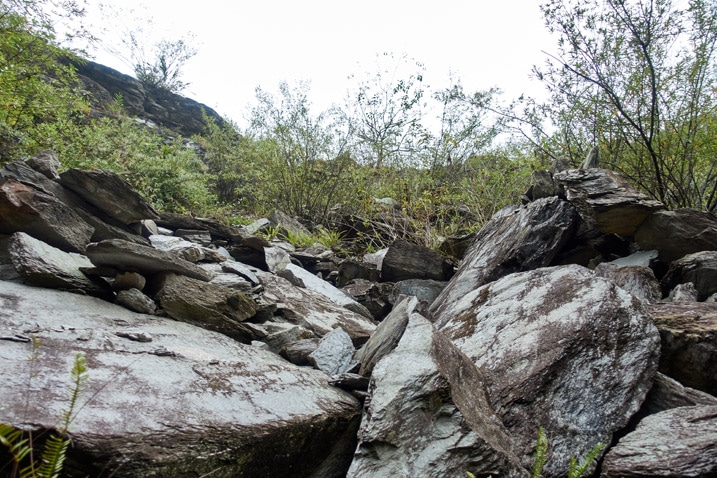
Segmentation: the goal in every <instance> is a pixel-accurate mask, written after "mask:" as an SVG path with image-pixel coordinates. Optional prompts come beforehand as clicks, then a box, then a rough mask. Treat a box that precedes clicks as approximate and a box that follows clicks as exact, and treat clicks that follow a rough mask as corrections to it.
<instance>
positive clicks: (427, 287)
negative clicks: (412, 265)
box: [389, 279, 448, 314]
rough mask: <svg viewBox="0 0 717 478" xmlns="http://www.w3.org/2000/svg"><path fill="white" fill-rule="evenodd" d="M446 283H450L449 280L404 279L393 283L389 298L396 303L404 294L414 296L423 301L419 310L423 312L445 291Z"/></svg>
mask: <svg viewBox="0 0 717 478" xmlns="http://www.w3.org/2000/svg"><path fill="white" fill-rule="evenodd" d="M446 285H448V283H447V282H444V281H437V280H430V279H407V280H402V281H399V282H396V283H395V284H394V285H393V290H392V291H391V295H390V297H389V299H390V300H391V302H393V303H395V302H396V300H397V299H398V297H400V296H402V295H406V296H414V297H416V298H417V299H418V301H419V302H420V303H421V308H420V309H419V310H417V312H419V313H421V314H422V313H423V312H424V311H425V310H427V309H428V307H429V306H430V305H431V304H432V303H433V301H435V300H436V298H437V297H438V296H439V295H440V294H441V292H443V289H445V288H446Z"/></svg>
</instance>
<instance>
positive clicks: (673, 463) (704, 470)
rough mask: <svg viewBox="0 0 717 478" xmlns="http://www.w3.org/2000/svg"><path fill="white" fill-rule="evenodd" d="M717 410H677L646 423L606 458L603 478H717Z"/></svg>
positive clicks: (716, 407)
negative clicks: (665, 477) (706, 477)
mask: <svg viewBox="0 0 717 478" xmlns="http://www.w3.org/2000/svg"><path fill="white" fill-rule="evenodd" d="M715 443H717V406H695V407H680V408H673V409H671V410H667V411H664V412H660V413H656V414H654V415H650V416H648V417H646V418H645V419H643V420H642V421H641V422H640V424H639V425H638V426H637V429H636V430H635V431H634V432H632V433H630V434H628V435H626V436H625V437H624V438H622V439H621V440H620V441H619V442H618V444H617V445H615V446H614V447H613V448H612V449H611V450H610V451H609V452H608V453H607V454H606V455H605V461H604V463H603V466H602V474H601V475H600V476H603V477H606V478H613V477H614V478H618V477H633V476H671V477H674V476H715V475H716V474H717V447H716V446H715Z"/></svg>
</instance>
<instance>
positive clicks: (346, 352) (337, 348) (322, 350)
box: [308, 329, 356, 375]
mask: <svg viewBox="0 0 717 478" xmlns="http://www.w3.org/2000/svg"><path fill="white" fill-rule="evenodd" d="M354 352H356V350H355V349H354V345H353V343H352V342H351V337H349V334H347V333H346V332H344V331H343V330H341V329H334V330H332V331H331V332H329V333H328V334H326V335H324V336H323V337H322V338H321V340H320V341H319V344H318V345H317V347H316V350H314V351H312V352H311V353H310V354H309V357H308V359H309V363H310V364H311V365H313V366H314V367H315V368H317V369H319V370H321V371H322V372H325V373H327V374H329V375H340V374H342V373H344V372H346V371H347V370H349V369H350V368H351V366H352V365H353V356H354Z"/></svg>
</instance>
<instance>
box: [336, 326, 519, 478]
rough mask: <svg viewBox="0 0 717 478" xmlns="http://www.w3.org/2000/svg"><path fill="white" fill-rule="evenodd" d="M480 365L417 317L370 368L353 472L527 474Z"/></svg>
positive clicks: (379, 475) (378, 475)
mask: <svg viewBox="0 0 717 478" xmlns="http://www.w3.org/2000/svg"><path fill="white" fill-rule="evenodd" d="M484 383H485V381H484V378H483V377H482V376H481V373H480V371H479V370H478V368H476V366H475V365H473V363H472V362H471V361H470V360H469V359H468V358H467V357H466V356H465V355H463V354H462V353H461V352H459V351H458V349H457V348H456V347H455V346H454V345H453V344H452V343H451V342H450V341H448V340H447V339H446V338H445V337H443V336H442V335H440V334H439V333H436V331H435V329H434V328H433V325H432V324H431V323H430V322H429V321H428V320H426V319H425V318H423V317H422V316H420V315H418V314H412V315H411V316H410V318H409V319H408V323H407V326H406V330H405V332H404V334H403V336H402V338H401V340H400V342H399V343H398V345H397V347H396V348H395V349H394V350H393V351H392V352H391V353H390V354H389V355H387V356H385V357H384V359H383V360H381V361H379V362H378V364H377V365H376V367H375V368H374V369H373V375H372V378H371V382H370V384H369V396H368V398H367V400H366V407H365V409H364V413H363V418H362V422H361V428H360V430H359V434H358V437H359V445H358V448H357V450H356V454H355V456H354V460H353V462H352V463H351V468H350V469H349V472H348V475H347V476H349V477H356V478H358V477H366V476H370V477H373V478H383V477H386V478H389V477H396V476H416V477H418V476H420V477H422V478H444V477H448V476H451V477H452V476H455V477H459V476H465V473H466V471H470V472H472V473H475V474H477V475H480V476H484V475H485V476H487V475H489V474H493V475H494V476H507V477H521V476H528V473H527V471H525V470H523V469H522V468H521V465H520V461H519V460H518V458H517V456H516V455H515V454H514V453H513V451H512V444H511V441H510V439H509V438H508V435H507V433H506V430H505V428H504V427H503V425H502V424H501V422H500V420H499V419H498V417H497V416H496V415H495V413H494V411H493V409H492V407H491V405H490V403H489V401H488V397H487V396H486V393H485V389H484Z"/></svg>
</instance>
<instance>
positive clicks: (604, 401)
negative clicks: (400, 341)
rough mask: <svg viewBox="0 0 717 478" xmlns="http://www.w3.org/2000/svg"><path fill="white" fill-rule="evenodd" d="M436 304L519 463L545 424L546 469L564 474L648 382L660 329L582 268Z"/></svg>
mask: <svg viewBox="0 0 717 478" xmlns="http://www.w3.org/2000/svg"><path fill="white" fill-rule="evenodd" d="M531 204H535V203H531ZM450 287H451V286H449V288H450ZM439 312H440V313H439V314H437V315H434V317H433V319H434V322H435V324H436V326H437V328H438V329H439V330H440V331H441V332H443V333H444V334H446V336H447V337H448V338H450V339H451V341H453V343H454V344H456V346H457V347H458V348H459V349H460V350H461V351H462V352H463V353H465V354H466V355H467V356H468V357H470V359H471V360H473V361H474V363H475V364H476V365H477V366H478V368H480V369H481V371H482V372H483V375H484V377H485V384H486V387H487V390H488V397H489V398H490V401H491V404H492V405H493V407H494V408H495V410H496V411H497V413H498V414H499V416H500V417H501V419H502V421H503V423H504V425H505V427H506V428H507V430H508V433H509V435H510V437H511V439H512V440H513V442H514V444H515V450H516V452H517V453H518V454H519V456H521V458H522V460H523V465H524V466H530V463H532V452H533V447H534V445H535V435H536V433H537V430H538V428H539V427H541V426H542V427H543V428H544V429H545V432H546V434H547V436H549V437H550V439H551V443H552V451H551V453H552V455H551V456H552V457H551V459H550V460H549V462H548V464H547V465H546V469H545V473H546V475H547V476H561V475H560V474H561V473H565V470H567V469H568V466H569V464H570V462H569V458H570V456H575V457H582V456H585V455H586V454H587V453H588V452H589V451H590V450H592V449H593V447H594V446H595V445H596V444H597V443H598V442H599V443H610V441H611V439H612V435H613V433H615V432H616V431H618V430H620V429H622V428H623V427H624V426H625V425H626V424H627V423H628V421H629V419H630V417H631V416H632V415H633V414H634V413H635V412H636V411H637V410H638V409H639V408H640V405H641V404H642V401H643V400H644V398H645V395H646V394H647V392H648V391H649V389H650V387H651V386H652V378H653V376H654V374H655V372H656V369H657V363H658V360H659V350H660V337H659V334H658V331H657V329H656V328H655V326H654V325H653V323H652V320H651V317H650V316H649V315H648V313H647V312H646V310H645V308H644V306H643V304H642V303H640V302H639V301H638V300H636V299H635V298H634V297H633V296H632V295H630V294H629V293H627V292H625V291H624V290H622V289H620V288H619V287H617V286H615V285H614V284H613V283H612V282H610V281H607V280H605V279H602V278H600V277H595V276H594V274H593V273H592V272H591V271H590V270H588V269H586V268H583V267H580V266H577V265H568V266H559V267H549V268H542V269H536V270H534V271H528V272H521V273H516V274H511V275H508V276H506V277H504V278H502V279H499V280H497V281H495V282H492V283H489V284H486V285H484V286H483V287H479V288H477V289H475V290H473V291H471V292H469V293H466V294H464V295H463V297H462V298H461V299H460V300H457V301H456V302H453V303H451V304H450V305H449V306H446V307H444V308H442V309H440V310H439Z"/></svg>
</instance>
